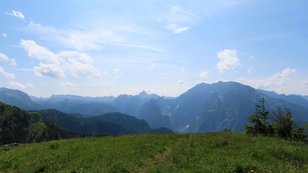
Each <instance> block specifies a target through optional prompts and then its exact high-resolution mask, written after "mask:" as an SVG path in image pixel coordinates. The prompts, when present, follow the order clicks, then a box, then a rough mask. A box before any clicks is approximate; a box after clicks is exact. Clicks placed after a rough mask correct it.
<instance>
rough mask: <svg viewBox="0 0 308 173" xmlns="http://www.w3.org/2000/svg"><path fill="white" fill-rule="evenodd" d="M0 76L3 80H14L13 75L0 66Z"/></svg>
mask: <svg viewBox="0 0 308 173" xmlns="http://www.w3.org/2000/svg"><path fill="white" fill-rule="evenodd" d="M0 75H1V76H3V77H4V78H5V79H15V74H14V73H10V72H7V71H5V70H4V69H3V68H2V67H1V66H0Z"/></svg>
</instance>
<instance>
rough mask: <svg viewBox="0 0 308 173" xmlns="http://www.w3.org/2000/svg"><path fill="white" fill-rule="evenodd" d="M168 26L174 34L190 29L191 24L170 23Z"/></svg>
mask: <svg viewBox="0 0 308 173" xmlns="http://www.w3.org/2000/svg"><path fill="white" fill-rule="evenodd" d="M166 28H167V29H168V30H170V31H172V32H173V33H174V34H179V33H181V32H184V31H187V30H189V29H190V27H189V26H181V25H178V24H169V25H167V26H166Z"/></svg>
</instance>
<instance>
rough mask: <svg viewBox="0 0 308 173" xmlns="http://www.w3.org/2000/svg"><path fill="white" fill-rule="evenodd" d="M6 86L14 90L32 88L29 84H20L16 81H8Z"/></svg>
mask: <svg viewBox="0 0 308 173" xmlns="http://www.w3.org/2000/svg"><path fill="white" fill-rule="evenodd" d="M7 85H8V86H10V87H11V88H16V89H26V88H28V87H32V86H33V85H32V84H31V83H26V84H22V83H20V82H16V81H8V82H7Z"/></svg>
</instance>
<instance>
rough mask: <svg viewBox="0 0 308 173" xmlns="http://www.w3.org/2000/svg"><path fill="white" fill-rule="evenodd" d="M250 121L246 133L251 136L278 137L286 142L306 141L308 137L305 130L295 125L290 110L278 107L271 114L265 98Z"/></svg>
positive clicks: (250, 117)
mask: <svg viewBox="0 0 308 173" xmlns="http://www.w3.org/2000/svg"><path fill="white" fill-rule="evenodd" d="M248 120H249V122H250V125H248V126H246V132H247V134H249V135H264V136H276V137H280V138H283V139H286V140H305V139H306V138H307V136H308V135H307V132H306V131H305V128H304V127H299V126H298V125H297V124H296V123H295V121H294V120H293V115H292V113H291V111H290V110H288V109H287V108H282V107H277V108H276V110H273V111H272V112H269V111H268V110H267V109H266V107H265V99H264V98H262V99H261V100H260V103H259V104H257V105H256V110H255V112H254V113H253V114H252V115H251V116H249V118H248Z"/></svg>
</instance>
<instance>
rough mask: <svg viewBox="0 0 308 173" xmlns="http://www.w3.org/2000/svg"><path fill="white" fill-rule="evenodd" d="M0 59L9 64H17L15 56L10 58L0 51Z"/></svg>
mask: <svg viewBox="0 0 308 173" xmlns="http://www.w3.org/2000/svg"><path fill="white" fill-rule="evenodd" d="M0 61H4V62H7V63H9V64H10V65H13V66H15V65H17V63H16V60H15V58H10V57H8V56H7V55H6V54H4V53H0Z"/></svg>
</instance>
